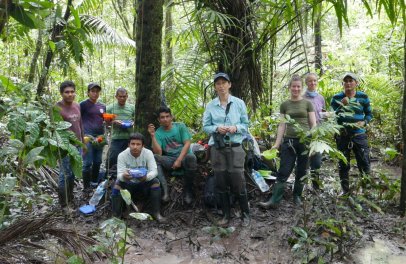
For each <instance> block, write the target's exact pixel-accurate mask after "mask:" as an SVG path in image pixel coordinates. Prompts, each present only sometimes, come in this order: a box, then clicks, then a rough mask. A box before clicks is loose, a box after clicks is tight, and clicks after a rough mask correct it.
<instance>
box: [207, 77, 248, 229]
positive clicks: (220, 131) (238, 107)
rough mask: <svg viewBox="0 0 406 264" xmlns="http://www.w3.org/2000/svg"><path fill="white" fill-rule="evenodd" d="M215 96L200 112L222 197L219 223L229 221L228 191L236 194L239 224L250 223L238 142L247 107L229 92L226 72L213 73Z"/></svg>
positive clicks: (245, 126)
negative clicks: (239, 215) (240, 218)
mask: <svg viewBox="0 0 406 264" xmlns="http://www.w3.org/2000/svg"><path fill="white" fill-rule="evenodd" d="M214 88H215V90H216V92H217V97H216V98H214V99H213V100H212V101H211V102H209V103H208V104H207V107H206V109H205V111H204V114H203V130H204V131H205V132H206V133H207V134H209V135H210V140H209V146H210V160H211V166H212V168H213V171H214V176H215V177H216V189H217V192H218V194H219V196H220V200H221V209H222V211H223V218H222V219H221V220H220V221H219V222H218V225H220V226H227V225H228V224H229V222H230V218H231V214H230V194H229V191H231V192H232V193H233V194H234V195H235V197H236V198H237V200H238V202H239V205H240V209H241V211H242V214H241V216H242V221H243V222H242V225H243V226H249V225H250V210H249V206H248V197H247V189H246V183H245V177H244V161H245V151H244V149H243V148H242V146H241V143H242V140H243V134H244V133H247V132H248V123H249V120H248V114H247V107H246V105H245V103H244V101H243V100H241V99H239V98H237V97H234V96H232V95H231V94H230V89H231V81H230V77H229V76H228V74H226V73H224V72H219V73H217V74H215V75H214Z"/></svg>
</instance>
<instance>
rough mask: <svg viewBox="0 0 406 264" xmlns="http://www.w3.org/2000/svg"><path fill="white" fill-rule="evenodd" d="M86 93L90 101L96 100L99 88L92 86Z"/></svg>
mask: <svg viewBox="0 0 406 264" xmlns="http://www.w3.org/2000/svg"><path fill="white" fill-rule="evenodd" d="M87 95H88V96H89V99H90V101H92V102H96V101H97V99H99V96H100V89H99V88H97V87H93V88H92V89H90V90H89V92H88V93H87Z"/></svg>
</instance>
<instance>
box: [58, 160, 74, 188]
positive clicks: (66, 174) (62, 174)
mask: <svg viewBox="0 0 406 264" xmlns="http://www.w3.org/2000/svg"><path fill="white" fill-rule="evenodd" d="M69 158H70V157H69V156H66V157H65V158H63V159H62V160H59V161H58V163H59V178H58V187H59V188H60V189H64V188H65V178H66V182H68V181H74V180H75V175H74V174H73V171H72V167H71V165H70V160H69Z"/></svg>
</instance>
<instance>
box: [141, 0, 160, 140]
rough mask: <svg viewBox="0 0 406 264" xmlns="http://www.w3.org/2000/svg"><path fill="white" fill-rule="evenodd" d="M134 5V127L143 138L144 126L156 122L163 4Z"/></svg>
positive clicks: (156, 1)
mask: <svg viewBox="0 0 406 264" xmlns="http://www.w3.org/2000/svg"><path fill="white" fill-rule="evenodd" d="M138 3H139V6H138V12H137V13H138V15H137V18H138V19H137V40H136V43H137V44H136V45H137V47H136V48H137V54H136V78H135V80H136V82H135V83H136V84H135V85H136V91H137V99H136V104H135V107H136V113H137V114H136V117H135V124H136V126H137V131H139V132H141V133H143V134H144V135H146V134H147V133H146V132H147V126H148V124H149V123H155V122H156V120H157V116H156V114H155V113H156V111H157V109H158V107H159V103H160V96H159V95H160V85H161V64H162V49H161V47H162V27H163V0H140V1H139V2H138ZM147 143H148V142H147Z"/></svg>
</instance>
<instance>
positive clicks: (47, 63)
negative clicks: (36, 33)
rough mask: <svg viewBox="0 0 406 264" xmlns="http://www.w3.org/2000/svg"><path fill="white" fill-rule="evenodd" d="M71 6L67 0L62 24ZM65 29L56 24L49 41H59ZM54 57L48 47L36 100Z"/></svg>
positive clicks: (41, 93)
mask: <svg viewBox="0 0 406 264" xmlns="http://www.w3.org/2000/svg"><path fill="white" fill-rule="evenodd" d="M71 6H72V0H68V3H67V5H66V10H65V15H64V16H63V22H64V23H67V21H68V18H69V16H70V7H71ZM64 27H65V25H64V24H62V23H60V22H59V23H56V24H55V25H54V27H53V29H52V35H51V41H53V42H57V41H58V40H60V35H61V33H62V31H63V28H64ZM53 57H54V52H53V51H52V49H51V47H48V51H47V55H46V57H45V61H44V67H43V69H42V73H41V76H40V78H39V81H38V86H37V98H40V97H41V95H43V94H44V91H45V85H46V82H47V78H48V73H49V68H50V67H51V62H52V59H53Z"/></svg>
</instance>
